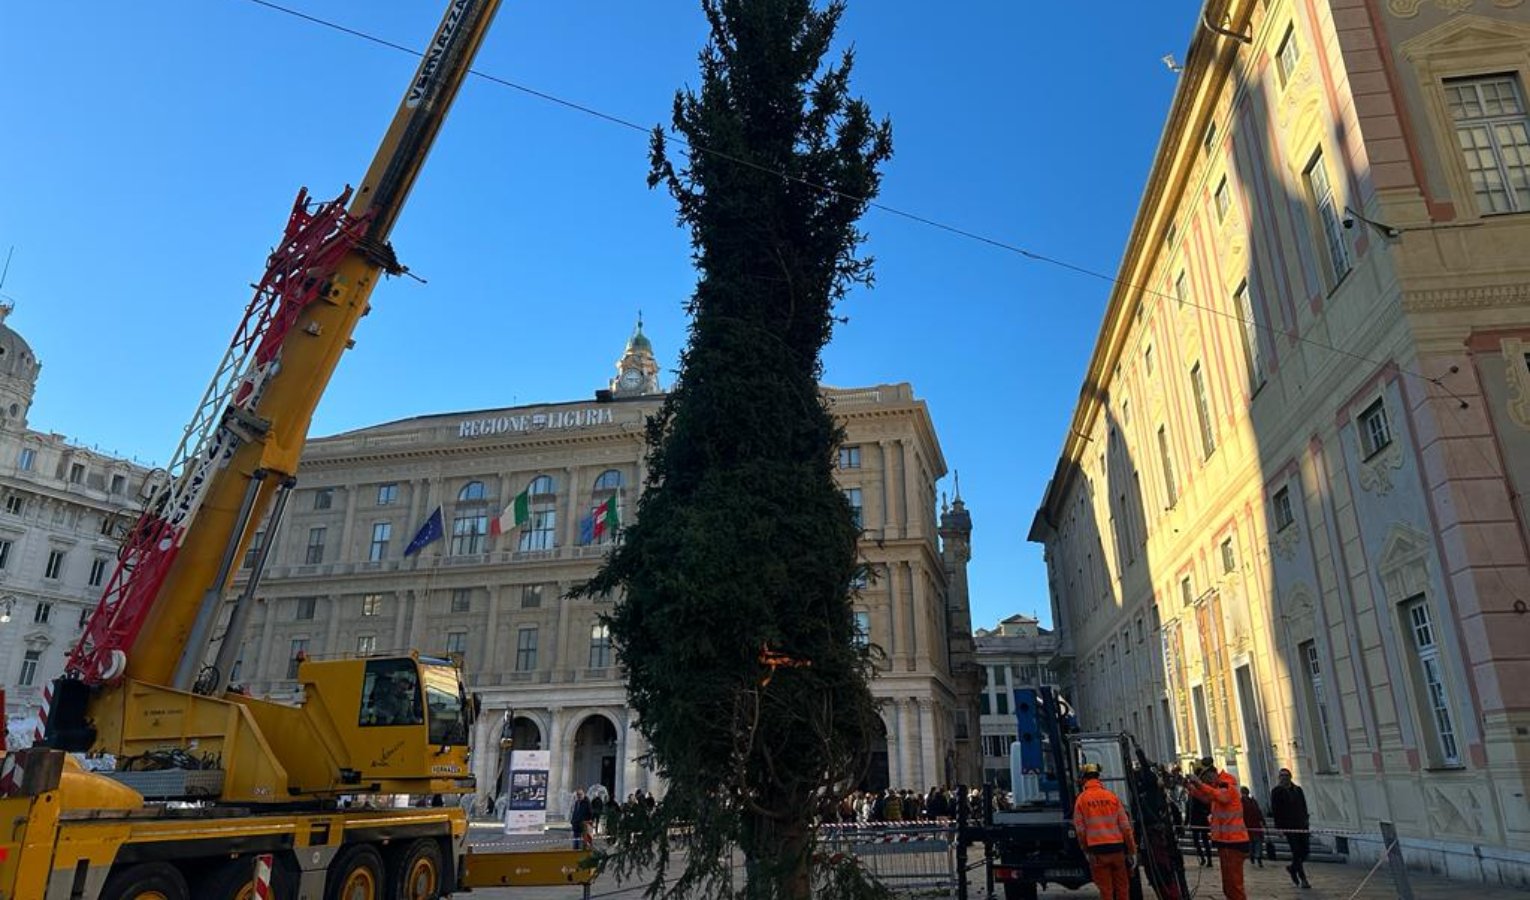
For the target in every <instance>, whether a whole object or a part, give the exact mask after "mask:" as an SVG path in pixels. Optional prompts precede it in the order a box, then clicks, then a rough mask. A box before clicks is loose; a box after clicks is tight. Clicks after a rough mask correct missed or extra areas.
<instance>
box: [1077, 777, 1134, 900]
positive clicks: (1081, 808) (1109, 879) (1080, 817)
mask: <svg viewBox="0 0 1530 900" xmlns="http://www.w3.org/2000/svg"><path fill="white" fill-rule="evenodd" d="M1079 777H1080V778H1081V779H1082V780H1083V782H1084V789H1083V790H1082V791H1080V792H1079V795H1078V800H1077V801H1075V802H1074V804H1073V830H1074V832H1076V833H1077V834H1078V844H1079V847H1080V848H1082V849H1083V851H1084V856H1085V857H1087V858H1088V860H1089V877H1090V878H1091V879H1093V881H1094V885H1095V887H1097V888H1099V889H1100V897H1101V898H1102V900H1128V898H1129V897H1130V896H1131V887H1130V881H1131V871H1132V866H1134V865H1135V864H1136V859H1135V857H1136V855H1137V839H1136V837H1135V836H1134V835H1133V834H1132V823H1131V819H1129V818H1127V815H1126V810H1125V809H1124V808H1123V807H1122V806H1121V798H1119V797H1117V796H1116V795H1115V794H1113V793H1111V792H1110V790H1109V789H1108V788H1106V787H1105V785H1103V784H1101V783H1100V767H1099V766H1098V765H1096V764H1095V763H1084V765H1083V766H1082V767H1081V768H1080V770H1079Z"/></svg>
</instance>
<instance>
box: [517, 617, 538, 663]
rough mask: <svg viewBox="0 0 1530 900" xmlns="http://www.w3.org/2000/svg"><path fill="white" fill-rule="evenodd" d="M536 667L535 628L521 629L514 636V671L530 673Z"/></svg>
mask: <svg viewBox="0 0 1530 900" xmlns="http://www.w3.org/2000/svg"><path fill="white" fill-rule="evenodd" d="M536 667H537V628H536V626H535V625H533V626H531V627H530V628H522V629H521V630H520V631H518V632H517V633H516V636H515V671H517V672H530V671H533V670H534V669H536Z"/></svg>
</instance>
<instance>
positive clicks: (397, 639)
mask: <svg viewBox="0 0 1530 900" xmlns="http://www.w3.org/2000/svg"><path fill="white" fill-rule="evenodd" d="M393 602H394V604H395V605H396V606H397V607H398V608H397V609H395V610H394V611H393V646H394V647H402V646H404V636H405V634H406V633H407V632H406V631H405V628H406V626H407V625H408V619H407V616H408V615H409V608H410V607H411V606H413V605H414V591H412V590H408V591H399V592H398V593H396V594H394V595H393Z"/></svg>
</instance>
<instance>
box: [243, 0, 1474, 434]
mask: <svg viewBox="0 0 1530 900" xmlns="http://www.w3.org/2000/svg"><path fill="white" fill-rule="evenodd" d="M248 2H250V3H253V4H255V5H256V6H262V7H265V8H267V9H270V10H274V11H276V12H280V13H285V14H286V15H289V16H292V17H294V18H297V19H302V20H303V21H305V22H310V23H312V24H314V25H319V26H321V27H324V28H329V29H331V30H334V31H338V32H340V33H342V34H345V35H349V36H351V37H355V38H359V39H361V40H364V41H367V42H369V43H373V44H377V45H378V46H381V47H386V48H388V49H390V50H397V51H399V52H400V53H407V54H408V55H410V56H413V57H415V58H420V57H421V56H422V55H423V54H421V52H420V51H418V50H415V49H414V48H412V47H408V46H406V45H404V44H400V43H397V42H394V41H390V40H388V39H386V38H381V37H378V36H376V35H374V34H370V33H368V32H365V31H361V30H360V29H356V28H351V27H349V26H346V25H341V24H339V23H338V22H333V21H330V20H328V19H323V18H320V17H318V16H314V15H310V14H308V13H305V12H302V11H300V10H296V9H293V8H291V7H288V6H284V5H282V4H280V3H274V2H272V0H248ZM468 72H469V74H471V75H474V76H476V77H478V78H481V79H483V80H484V81H487V82H489V83H491V84H496V85H499V86H501V87H505V88H509V89H511V90H514V91H519V92H520V93H523V94H527V95H529V96H532V97H536V98H538V99H540V100H546V101H547V102H549V103H553V104H556V105H558V106H562V107H565V108H567V109H572V110H574V111H576V112H581V113H584V114H586V115H589V116H593V117H594V118H597V119H601V120H603V121H606V122H610V123H612V124H613V125H620V126H621V127H623V128H628V129H631V130H633V131H637V132H639V133H641V134H644V135H649V134H652V133H653V131H654V129H652V128H650V127H648V126H646V125H640V124H638V123H637V122H634V121H632V120H631V119H624V118H622V117H621V116H617V115H613V114H611V113H607V112H603V111H601V110H599V109H596V108H594V107H592V106H586V105H585V104H582V103H576V102H574V101H572V100H566V99H564V98H562V97H559V96H557V95H555V94H550V93H548V92H546V91H542V90H538V89H536V88H533V87H528V86H526V85H524V84H520V83H517V82H514V81H511V80H509V79H508V78H502V77H500V76H498V75H494V74H491V73H488V72H483V71H480V70H479V69H469V70H468ZM666 139H667V140H671V141H673V142H674V143H676V144H679V145H680V146H681V147H682V148H683V149H684V150H685V151H686V152H687V153H689V154H692V155H694V154H697V153H704V154H707V155H708V156H713V157H716V158H718V159H722V160H726V161H728V162H732V163H736V164H738V165H741V166H745V167H747V168H750V169H754V170H756V171H759V172H764V173H766V174H769V175H775V176H777V177H779V178H782V179H784V180H786V181H793V182H796V183H798V184H801V185H803V186H804V187H807V188H811V189H813V190H816V191H821V192H823V193H826V194H832V195H834V196H836V197H840V198H842V199H845V200H851V201H854V202H857V203H864V204H865V205H866V206H867V207H869V208H871V209H875V210H877V211H879V212H883V213H887V214H888V215H892V216H897V217H899V218H902V219H906V220H908V221H910V222H917V223H918V224H920V225H924V226H926V227H929V228H934V229H937V230H939V231H944V232H946V233H948V234H953V235H956V236H957V237H962V238H966V239H967V240H971V241H975V242H977V243H980V244H987V245H988V246H990V247H994V248H996V249H999V250H1004V251H1007V252H1009V253H1014V254H1015V255H1017V256H1020V257H1022V258H1024V259H1029V260H1032V261H1034V262H1040V263H1045V264H1047V265H1050V266H1054V267H1056V268H1060V269H1065V270H1067V271H1070V272H1074V273H1076V274H1079V275H1085V276H1087V277H1090V278H1094V279H1097V280H1099V281H1104V282H1106V283H1108V284H1111V285H1113V286H1116V287H1121V288H1126V289H1128V290H1133V291H1136V292H1138V293H1139V294H1142V295H1146V296H1151V297H1157V298H1160V299H1164V300H1170V299H1172V300H1174V301H1175V302H1176V303H1177V304H1178V305H1180V306H1188V307H1192V308H1194V309H1198V310H1201V311H1202V312H1206V313H1209V314H1211V315H1214V316H1220V317H1222V318H1224V319H1231V320H1233V321H1235V322H1239V323H1242V324H1243V325H1247V326H1248V327H1250V328H1254V329H1258V330H1261V331H1268V332H1270V333H1271V334H1276V335H1282V336H1284V337H1285V338H1286V339H1287V340H1290V341H1293V342H1299V343H1303V344H1307V345H1309V346H1313V347H1318V348H1321V349H1323V350H1328V351H1331V352H1333V353H1337V354H1339V355H1340V356H1345V357H1349V358H1350V359H1353V360H1356V361H1357V362H1364V363H1369V364H1370V365H1373V366H1384V365H1387V364H1389V363H1392V364H1395V361H1391V360H1379V359H1374V358H1372V357H1369V356H1365V355H1364V354H1360V353H1355V352H1353V351H1350V350H1345V349H1343V348H1342V347H1336V346H1334V345H1333V344H1329V343H1326V342H1324V341H1320V340H1317V339H1315V338H1311V337H1308V336H1306V335H1303V334H1301V333H1299V332H1298V331H1296V330H1295V329H1292V330H1289V331H1288V330H1286V329H1283V328H1278V327H1276V326H1274V325H1265V324H1263V323H1261V322H1259V321H1258V320H1257V317H1255V320H1253V321H1250V320H1248V319H1245V318H1243V317H1242V316H1241V315H1239V314H1237V313H1233V312H1229V311H1227V310H1223V309H1218V308H1217V307H1214V306H1208V305H1205V304H1202V303H1196V302H1194V301H1193V300H1187V299H1182V298H1179V297H1176V296H1172V295H1170V294H1167V293H1164V292H1163V291H1159V290H1155V289H1153V288H1150V287H1148V286H1146V285H1143V284H1138V283H1136V282H1132V281H1128V280H1126V279H1124V278H1121V277H1120V276H1118V275H1111V274H1109V273H1107V272H1101V271H1099V270H1097V269H1091V268H1089V267H1088V266H1084V265H1081V264H1079V263H1074V262H1069V261H1068V260H1065V259H1060V258H1058V257H1055V256H1050V255H1048V254H1045V253H1038V252H1037V251H1034V250H1028V249H1026V248H1025V247H1022V246H1019V245H1018V244H1013V243H1010V242H1008V241H1005V240H1001V239H999V238H995V237H990V236H989V235H986V234H982V233H980V232H976V231H970V230H968V229H966V228H961V227H959V226H956V225H952V224H949V223H947V222H942V221H940V220H938V219H932V218H930V217H928V216H923V215H920V214H918V213H913V212H909V211H908V210H905V209H899V208H898V207H895V206H889V205H888V204H886V203H882V202H880V201H877V200H873V199H870V198H868V197H862V196H858V195H855V194H851V193H848V192H846V191H842V190H839V189H838V188H833V187H829V186H828V185H824V184H819V183H817V182H814V181H812V180H810V179H807V178H803V177H802V176H800V175H794V174H792V173H790V172H784V171H781V170H779V169H774V168H771V167H769V166H766V165H763V164H761V163H757V162H754V161H753V160H750V159H745V158H743V157H740V156H737V155H735V154H732V153H727V152H725V151H722V150H714V149H712V148H710V147H704V146H702V145H700V144H694V143H691V142H689V141H687V140H685V139H684V138H683V137H679V136H674V135H671V136H669V137H667V138H666ZM1397 371H1398V372H1399V373H1401V374H1403V375H1407V376H1409V377H1411V378H1417V379H1419V380H1420V381H1424V382H1427V383H1429V384H1432V385H1434V386H1435V387H1437V388H1439V389H1440V390H1442V391H1444V392H1445V393H1446V394H1448V395H1449V396H1450V397H1451V398H1452V399H1454V400H1455V401H1456V402H1457V403H1459V404H1461V406H1462V408H1465V407H1466V406H1467V405H1468V404H1467V401H1466V400H1465V399H1464V398H1463V397H1461V396H1460V395H1459V394H1457V393H1456V392H1455V391H1453V390H1451V389H1450V387H1449V386H1448V385H1446V384H1445V382H1444V381H1443V380H1442V379H1441V378H1440V377H1438V376H1435V377H1431V376H1429V375H1425V374H1424V373H1422V372H1417V371H1414V370H1412V369H1407V368H1403V367H1402V366H1400V365H1399V366H1397Z"/></svg>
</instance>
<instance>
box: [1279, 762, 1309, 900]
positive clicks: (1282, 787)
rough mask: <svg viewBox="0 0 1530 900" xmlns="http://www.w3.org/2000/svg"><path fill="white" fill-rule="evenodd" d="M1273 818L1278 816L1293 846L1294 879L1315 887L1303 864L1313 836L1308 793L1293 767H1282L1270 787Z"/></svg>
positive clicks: (1291, 871) (1289, 868)
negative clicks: (1293, 776) (1293, 775)
mask: <svg viewBox="0 0 1530 900" xmlns="http://www.w3.org/2000/svg"><path fill="white" fill-rule="evenodd" d="M1270 818H1272V819H1274V820H1275V828H1276V830H1278V831H1282V832H1284V833H1285V836H1286V843H1287V844H1289V845H1290V847H1291V864H1290V865H1289V866H1286V874H1287V875H1290V876H1291V883H1292V884H1299V885H1301V886H1302V887H1304V888H1310V887H1312V884H1311V883H1310V882H1308V881H1307V869H1306V866H1305V865H1304V863H1306V861H1307V854H1308V852H1309V851H1310V850H1311V846H1312V844H1311V840H1312V839H1311V836H1310V835H1309V834H1308V833H1307V822H1308V815H1307V796H1306V795H1305V794H1303V793H1302V789H1301V788H1300V787H1298V786H1297V785H1296V784H1295V782H1293V781H1292V780H1291V770H1290V769H1281V770H1280V783H1279V784H1277V785H1275V789H1274V790H1273V791H1270Z"/></svg>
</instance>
